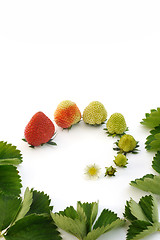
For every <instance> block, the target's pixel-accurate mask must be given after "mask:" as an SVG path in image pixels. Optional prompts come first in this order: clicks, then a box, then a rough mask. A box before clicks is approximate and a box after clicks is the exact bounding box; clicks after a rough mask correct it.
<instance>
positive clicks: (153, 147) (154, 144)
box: [141, 108, 160, 152]
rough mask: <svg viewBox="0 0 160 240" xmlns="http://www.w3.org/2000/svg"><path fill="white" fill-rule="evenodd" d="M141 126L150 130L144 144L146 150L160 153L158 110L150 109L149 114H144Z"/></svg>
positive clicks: (159, 114)
mask: <svg viewBox="0 0 160 240" xmlns="http://www.w3.org/2000/svg"><path fill="white" fill-rule="evenodd" d="M141 124H143V125H145V126H146V127H148V128H150V129H151V131H150V135H149V136H148V137H147V139H146V142H145V145H146V149H147V150H148V151H155V152H157V151H160V108H157V109H151V111H150V113H146V114H145V118H144V119H142V121H141Z"/></svg>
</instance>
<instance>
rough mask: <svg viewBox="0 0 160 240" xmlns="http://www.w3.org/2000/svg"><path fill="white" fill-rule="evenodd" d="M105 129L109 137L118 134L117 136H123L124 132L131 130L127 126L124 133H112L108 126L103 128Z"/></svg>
mask: <svg viewBox="0 0 160 240" xmlns="http://www.w3.org/2000/svg"><path fill="white" fill-rule="evenodd" d="M103 130H105V131H106V133H107V136H108V137H113V138H114V137H116V136H117V137H120V138H121V137H122V136H123V135H124V134H126V132H127V131H129V128H128V127H127V128H126V130H125V131H124V132H123V133H121V134H118V133H110V132H109V131H108V129H107V128H103Z"/></svg>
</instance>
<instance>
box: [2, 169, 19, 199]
mask: <svg viewBox="0 0 160 240" xmlns="http://www.w3.org/2000/svg"><path fill="white" fill-rule="evenodd" d="M21 187H22V184H21V178H20V176H19V174H18V170H17V168H16V167H15V166H13V165H0V192H2V193H4V194H6V195H14V196H19V195H20V193H21Z"/></svg>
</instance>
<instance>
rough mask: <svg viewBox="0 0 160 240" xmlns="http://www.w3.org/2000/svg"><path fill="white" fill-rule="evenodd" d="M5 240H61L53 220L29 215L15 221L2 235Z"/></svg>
mask: <svg viewBox="0 0 160 240" xmlns="http://www.w3.org/2000/svg"><path fill="white" fill-rule="evenodd" d="M4 238H5V239H6V240H21V239H23V240H28V239H34V240H44V239H45V240H61V239H62V238H61V236H60V234H59V232H58V230H57V227H56V226H55V224H54V222H53V220H52V219H51V218H50V217H49V216H48V215H45V214H40V215H37V214H31V215H29V216H26V217H24V218H22V219H20V220H19V221H17V222H16V223H15V224H14V225H13V226H11V227H10V228H9V230H8V231H7V234H5V235H4Z"/></svg>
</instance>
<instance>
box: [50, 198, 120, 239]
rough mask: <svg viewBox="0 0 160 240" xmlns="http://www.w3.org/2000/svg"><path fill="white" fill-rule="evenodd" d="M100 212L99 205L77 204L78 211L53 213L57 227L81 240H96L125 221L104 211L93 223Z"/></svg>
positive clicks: (66, 210) (70, 210) (71, 208)
mask: <svg viewBox="0 0 160 240" xmlns="http://www.w3.org/2000/svg"><path fill="white" fill-rule="evenodd" d="M97 212H98V203H96V202H92V203H88V202H87V203H81V202H77V211H76V210H75V209H74V208H73V207H69V208H66V209H65V210H64V211H63V212H59V213H51V216H52V218H53V220H54V222H55V223H56V225H57V226H58V227H59V228H61V229H63V230H65V231H66V232H68V233H71V234H73V235H74V236H76V237H77V238H78V239H80V240H95V239H97V238H98V237H99V236H101V235H102V234H103V233H105V232H107V231H110V230H112V229H113V228H116V227H119V226H121V225H123V224H124V220H121V219H120V218H118V217H117V214H115V213H113V212H111V211H110V210H106V209H104V210H103V211H102V213H101V215H100V216H99V218H98V219H97V221H96V223H95V225H94V226H93V223H94V221H95V219H96V216H97Z"/></svg>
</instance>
